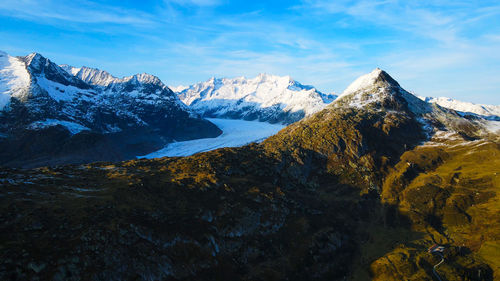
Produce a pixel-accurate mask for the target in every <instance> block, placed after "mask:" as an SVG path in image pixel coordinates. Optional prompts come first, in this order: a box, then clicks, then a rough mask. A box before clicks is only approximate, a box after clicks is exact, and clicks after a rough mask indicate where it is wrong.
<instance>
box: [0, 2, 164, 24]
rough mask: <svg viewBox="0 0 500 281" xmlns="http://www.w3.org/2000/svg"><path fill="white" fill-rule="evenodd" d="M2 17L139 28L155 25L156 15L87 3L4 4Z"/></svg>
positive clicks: (1, 3)
mask: <svg viewBox="0 0 500 281" xmlns="http://www.w3.org/2000/svg"><path fill="white" fill-rule="evenodd" d="M0 13H1V14H3V15H8V16H10V17H17V18H21V19H28V20H31V21H35V22H47V21H50V20H52V21H55V22H54V24H61V21H63V22H74V23H103V24H106V23H110V24H123V25H136V26H142V27H146V26H151V25H153V24H155V20H154V18H153V16H152V15H150V14H147V13H144V12H141V11H137V10H134V11H131V10H128V9H120V8H117V7H114V6H107V5H102V4H97V3H94V2H89V1H83V2H73V1H49V0H18V1H1V2H0Z"/></svg>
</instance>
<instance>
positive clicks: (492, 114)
mask: <svg viewBox="0 0 500 281" xmlns="http://www.w3.org/2000/svg"><path fill="white" fill-rule="evenodd" d="M419 98H420V99H421V100H423V101H426V102H429V103H436V104H439V105H440V106H442V107H446V108H449V109H453V110H456V111H460V112H462V113H474V114H477V115H480V116H482V117H485V118H487V119H498V120H500V105H486V104H475V103H471V102H463V101H459V100H455V99H452V98H447V97H438V98H434V97H422V96H419Z"/></svg>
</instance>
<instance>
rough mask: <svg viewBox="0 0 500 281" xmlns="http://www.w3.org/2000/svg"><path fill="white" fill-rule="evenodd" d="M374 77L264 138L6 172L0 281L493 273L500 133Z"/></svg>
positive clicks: (0, 209) (497, 259)
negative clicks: (435, 249) (189, 151)
mask: <svg viewBox="0 0 500 281" xmlns="http://www.w3.org/2000/svg"><path fill="white" fill-rule="evenodd" d="M368 78H369V79H368V80H369V83H364V84H363V85H360V86H359V87H357V88H356V89H354V90H353V89H351V90H352V91H351V92H348V94H346V95H344V96H341V97H339V99H338V100H337V101H335V102H334V103H332V104H331V105H329V106H328V107H327V108H325V109H324V110H322V111H320V112H318V113H317V114H315V115H313V116H311V117H309V118H306V119H304V120H302V121H299V122H297V123H294V124H292V125H290V126H288V127H286V128H285V129H283V130H282V131H280V132H279V133H278V134H277V135H275V136H273V137H271V138H269V139H267V140H266V141H264V142H263V143H262V144H252V145H248V146H245V147H241V148H226V149H218V150H215V151H210V152H206V153H200V154H196V155H193V156H190V157H182V158H180V157H179V158H161V159H154V160H131V161H125V162H115V163H105V162H102V163H95V164H88V165H69V166H68V165H67V166H58V167H52V168H39V169H32V170H19V169H8V168H4V169H2V170H0V178H1V180H0V249H1V251H0V260H1V262H0V279H1V280H370V279H372V280H435V279H434V278H435V277H434V276H433V273H432V266H433V265H434V264H436V263H437V262H438V261H439V258H438V257H437V256H433V255H431V254H429V253H427V248H428V247H429V246H431V245H432V244H434V243H438V244H441V245H444V246H445V247H446V250H445V252H444V256H445V260H446V262H445V263H444V264H443V265H442V266H441V267H440V268H439V273H440V275H441V277H442V278H443V280H498V278H500V275H499V274H500V255H499V253H500V251H499V249H500V216H498V214H499V212H500V198H499V196H500V195H499V194H500V176H499V175H500V157H499V156H500V142H499V138H498V136H497V135H494V134H491V133H489V132H488V131H486V130H485V129H484V128H483V127H482V124H481V123H480V122H476V121H475V120H468V119H465V118H462V117H461V116H460V115H459V114H457V113H456V112H454V111H453V110H445V109H443V108H440V107H439V106H436V105H429V104H427V103H425V102H423V101H421V100H419V99H417V98H416V97H414V96H412V95H411V94H409V93H408V92H406V91H404V90H403V89H402V88H401V87H400V86H399V84H397V82H396V81H394V80H393V79H392V78H391V77H390V76H389V75H388V74H387V73H385V72H383V71H379V70H376V71H374V72H372V73H371V74H370V76H368Z"/></svg>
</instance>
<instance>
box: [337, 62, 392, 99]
mask: <svg viewBox="0 0 500 281" xmlns="http://www.w3.org/2000/svg"><path fill="white" fill-rule="evenodd" d="M377 85H379V86H382V87H400V86H399V83H398V82H396V80H394V79H393V78H392V77H391V76H390V75H389V74H388V73H387V72H385V71H384V70H382V69H380V68H378V67H377V68H375V69H374V70H373V71H372V72H370V73H368V74H365V75H362V76H360V77H359V78H358V79H356V80H354V82H352V83H351V84H350V85H349V86H348V87H347V88H346V89H345V90H344V92H343V93H342V94H341V95H340V96H339V97H343V96H347V95H350V94H352V93H356V92H359V91H361V90H368V89H371V88H373V87H375V86H377Z"/></svg>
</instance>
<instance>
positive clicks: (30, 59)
mask: <svg viewBox="0 0 500 281" xmlns="http://www.w3.org/2000/svg"><path fill="white" fill-rule="evenodd" d="M24 60H25V62H26V65H27V66H30V67H32V68H33V69H35V70H40V69H41V68H42V67H43V64H48V63H49V60H48V59H46V58H45V57H44V56H42V55H41V54H39V53H31V54H29V55H27V56H26V57H24Z"/></svg>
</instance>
